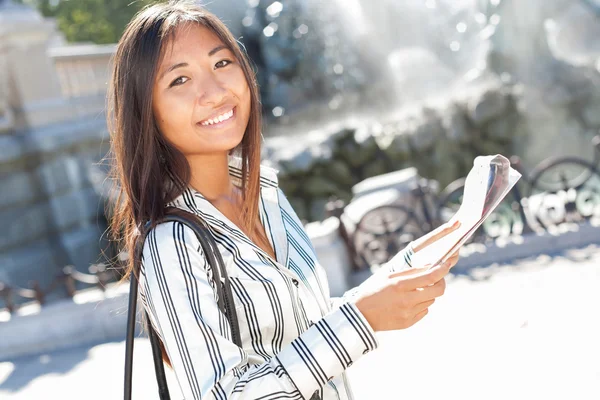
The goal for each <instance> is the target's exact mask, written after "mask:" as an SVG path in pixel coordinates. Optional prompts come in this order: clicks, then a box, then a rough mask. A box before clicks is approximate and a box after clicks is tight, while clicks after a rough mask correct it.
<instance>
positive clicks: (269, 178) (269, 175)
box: [229, 156, 279, 188]
mask: <svg viewBox="0 0 600 400" xmlns="http://www.w3.org/2000/svg"><path fill="white" fill-rule="evenodd" d="M278 172H279V171H277V170H276V169H274V168H271V167H267V166H266V165H263V164H261V165H260V187H261V188H277V187H278V186H279V180H278V178H277V173H278ZM229 175H230V176H231V177H232V178H233V179H234V183H236V184H238V185H239V184H240V183H241V179H242V158H241V157H237V156H229Z"/></svg>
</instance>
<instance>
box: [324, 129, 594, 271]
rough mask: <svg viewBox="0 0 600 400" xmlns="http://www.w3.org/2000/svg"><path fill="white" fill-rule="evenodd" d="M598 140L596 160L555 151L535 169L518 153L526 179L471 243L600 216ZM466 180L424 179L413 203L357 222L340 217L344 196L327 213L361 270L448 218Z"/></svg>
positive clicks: (375, 211)
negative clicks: (439, 185)
mask: <svg viewBox="0 0 600 400" xmlns="http://www.w3.org/2000/svg"><path fill="white" fill-rule="evenodd" d="M592 144H593V147H594V150H595V154H594V159H593V161H587V160H585V159H582V158H579V157H551V158H549V159H546V160H544V161H542V162H541V163H540V164H539V165H537V166H536V167H535V168H534V169H533V170H532V171H531V172H528V171H525V170H524V168H523V166H522V164H521V162H520V160H519V159H518V158H517V157H512V158H511V164H512V166H513V167H514V168H515V169H517V170H518V171H519V172H521V174H522V179H521V181H520V182H519V183H518V184H517V185H516V186H515V187H514V188H513V189H512V191H511V193H509V195H508V196H507V197H506V198H505V199H504V200H503V202H502V203H501V204H500V205H499V206H498V207H497V208H496V210H495V211H494V212H493V213H492V214H491V215H490V216H489V217H488V219H487V220H486V221H485V222H484V223H483V225H482V226H481V227H480V228H479V229H478V230H477V231H476V233H475V234H474V235H473V237H472V238H471V239H470V240H469V242H467V243H473V242H479V243H488V242H490V241H493V240H496V239H499V238H503V237H504V238H506V237H510V236H515V235H523V234H527V233H531V232H541V231H544V230H546V231H552V230H559V229H560V226H561V225H563V224H569V223H581V222H584V221H588V220H590V219H592V218H594V217H597V218H600V169H599V168H600V136H596V137H594V138H593V140H592ZM464 184H465V179H464V178H461V179H458V180H456V181H454V182H452V183H451V184H450V185H448V186H447V187H446V188H445V189H444V190H442V191H441V192H439V193H436V192H435V191H434V190H432V187H435V185H431V182H430V181H428V180H427V179H423V178H422V179H419V180H417V182H416V183H415V184H414V186H413V187H412V189H411V197H412V199H413V201H411V202H410V203H412V204H413V206H407V204H406V203H405V199H400V198H399V199H398V201H396V202H392V203H391V204H386V205H382V206H378V207H375V208H373V209H371V210H369V211H367V212H365V213H364V215H362V217H361V218H360V220H359V221H358V222H357V223H356V224H355V226H351V227H349V226H347V224H346V223H344V222H343V219H342V218H340V217H341V216H342V215H343V214H344V209H345V204H344V203H343V202H342V201H341V200H339V199H334V200H332V201H330V202H329V203H328V204H327V206H326V215H327V216H335V217H338V218H340V220H341V223H340V228H339V229H340V232H339V233H340V236H341V238H342V239H343V240H344V242H345V244H346V249H347V251H348V253H349V255H350V258H351V260H352V263H353V268H354V269H355V270H361V269H365V268H368V267H369V266H370V265H373V264H382V263H384V262H386V261H388V260H389V259H391V257H393V256H394V255H395V254H396V253H397V252H398V251H400V250H401V249H403V248H404V247H405V246H406V245H407V244H408V243H410V242H411V241H412V240H415V239H417V238H418V237H420V236H422V235H424V234H425V233H427V232H429V231H430V230H432V229H434V228H436V227H438V226H440V225H442V224H443V223H445V222H446V221H448V220H449V219H450V217H451V216H452V215H454V214H455V213H456V211H458V208H459V206H460V204H461V202H462V194H463V190H464ZM432 199H433V205H432V201H431V200H432Z"/></svg>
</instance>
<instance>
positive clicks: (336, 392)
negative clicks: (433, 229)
mask: <svg viewBox="0 0 600 400" xmlns="http://www.w3.org/2000/svg"><path fill="white" fill-rule="evenodd" d="M239 165H240V159H238V158H233V157H232V158H231V162H230V175H231V176H232V178H234V180H235V181H234V183H237V184H239V178H240V177H241V170H240V169H239ZM169 205H172V206H176V207H179V208H181V209H184V210H186V211H190V212H192V213H195V214H197V215H198V216H200V217H201V218H203V219H204V221H206V222H207V223H208V226H209V230H210V233H211V234H212V236H213V237H214V239H215V241H216V243H217V245H218V248H219V250H220V252H221V255H222V257H223V261H224V263H225V266H226V268H227V272H228V273H229V276H230V279H231V289H232V293H233V297H234V301H235V306H236V312H237V317H238V321H239V326H240V332H241V338H242V344H243V346H242V348H239V347H238V346H236V345H235V344H234V343H233V342H232V340H231V330H230V326H229V324H228V322H227V319H226V318H225V316H224V315H223V313H221V311H220V310H219V308H218V306H217V302H216V299H215V291H214V290H213V287H212V286H211V285H212V276H209V275H208V274H210V273H211V272H210V270H209V269H208V268H207V267H208V263H207V260H206V258H205V256H204V254H203V251H202V248H201V246H200V243H199V241H198V239H197V238H196V236H195V234H194V233H193V231H192V230H191V229H190V228H188V227H187V226H185V225H182V224H180V223H174V222H169V223H164V224H161V225H159V226H158V227H156V228H155V229H153V230H152V231H151V232H150V233H149V235H148V237H147V239H146V242H145V243H144V250H143V262H142V269H141V273H140V297H141V301H142V304H143V306H144V308H145V309H146V310H147V311H148V314H149V315H150V320H151V323H152V324H153V326H154V328H155V329H156V331H157V333H158V335H159V336H160V338H161V340H162V341H163V343H164V344H165V348H166V351H167V354H168V355H169V358H170V360H171V363H172V366H173V369H174V372H175V375H176V377H177V380H178V382H179V385H180V388H181V393H182V394H183V395H184V397H185V399H188V400H191V399H195V400H198V399H264V400H267V399H309V398H311V396H313V395H314V394H315V392H317V393H319V394H320V396H321V398H323V399H327V400H329V399H352V394H351V390H350V387H349V385H348V382H347V380H346V375H345V373H344V370H345V369H346V368H348V367H349V366H350V365H352V363H353V362H354V361H356V360H357V359H358V358H360V357H361V356H362V355H363V354H366V353H368V352H370V351H372V350H374V349H375V348H376V347H377V345H378V341H377V338H376V337H375V334H374V332H373V330H372V328H371V327H370V326H369V324H368V322H367V320H366V319H365V318H364V316H363V315H362V314H361V313H360V312H359V310H358V309H357V308H356V306H355V305H354V303H353V301H352V297H353V295H355V294H356V293H357V290H353V291H350V292H348V293H346V294H345V295H344V297H342V298H336V299H332V298H330V296H329V288H328V283H327V278H326V274H325V270H324V269H323V267H322V266H321V265H319V263H318V261H317V258H316V255H315V251H314V248H313V246H312V244H311V242H310V239H309V238H308V236H307V234H306V232H305V231H304V228H303V226H302V224H301V222H300V220H299V219H298V217H297V216H296V214H295V212H294V211H293V209H292V207H291V206H290V204H289V202H288V200H287V199H286V197H285V195H284V194H283V192H282V191H281V190H280V189H279V188H278V184H277V175H276V171H275V170H273V169H271V168H268V167H265V166H262V167H261V178H260V207H259V209H260V218H261V221H262V223H263V225H264V228H265V231H266V233H267V237H268V238H269V240H270V242H271V245H272V246H273V249H274V250H275V255H276V260H274V259H272V257H271V256H269V255H268V254H267V253H266V252H264V251H263V250H262V249H261V248H260V247H258V246H256V245H255V244H254V243H253V242H251V240H250V239H249V238H248V237H247V235H246V234H244V233H243V232H242V231H241V230H240V229H239V228H238V227H237V226H235V225H234V224H233V223H232V222H231V221H229V220H228V219H227V218H226V217H225V216H224V215H223V214H222V213H221V212H220V211H219V210H218V209H217V208H216V207H214V206H213V205H212V204H211V203H210V202H209V201H208V200H207V199H206V198H204V196H203V195H202V194H200V193H199V192H197V191H196V190H194V189H192V188H188V189H187V190H186V191H185V192H184V193H183V194H182V195H181V196H179V197H178V198H177V199H175V200H174V201H173V202H172V203H170V204H169ZM410 253H412V252H410V251H403V252H401V253H399V254H398V256H396V257H394V259H393V261H396V260H398V261H396V262H395V264H396V265H397V266H401V265H400V264H404V260H405V259H406V258H407V257H410V255H411V254H410ZM390 265H392V263H390ZM384 270H386V269H385V268H382V271H384ZM359 290H360V287H359Z"/></svg>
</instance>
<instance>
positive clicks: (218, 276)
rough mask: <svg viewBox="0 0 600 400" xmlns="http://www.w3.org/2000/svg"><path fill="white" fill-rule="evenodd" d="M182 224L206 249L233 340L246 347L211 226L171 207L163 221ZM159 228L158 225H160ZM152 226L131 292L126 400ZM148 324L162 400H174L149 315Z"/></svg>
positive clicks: (140, 244) (139, 253) (139, 254)
mask: <svg viewBox="0 0 600 400" xmlns="http://www.w3.org/2000/svg"><path fill="white" fill-rule="evenodd" d="M171 221H173V222H180V223H182V224H185V225H187V226H188V227H189V228H191V229H192V230H193V231H194V233H195V234H196V237H197V238H198V241H199V242H200V245H201V246H202V249H203V250H204V255H205V256H206V259H207V260H208V264H209V267H210V269H211V270H212V273H213V274H212V275H213V282H214V287H215V288H216V294H217V305H218V306H219V309H220V310H221V312H223V313H224V314H225V316H226V317H227V319H228V320H229V324H230V326H231V336H232V341H233V342H234V343H235V344H236V345H237V346H238V347H242V339H241V336H240V328H239V325H238V320H237V315H236V312H235V304H234V301H233V294H232V292H231V284H230V281H229V275H228V274H227V270H226V269H225V264H224V263H223V258H222V257H221V253H220V252H219V250H218V248H217V244H216V243H215V240H214V239H213V238H212V236H211V235H210V233H209V232H208V227H207V226H206V224H205V222H204V221H202V219H200V218H199V217H198V216H197V215H195V214H192V213H190V212H187V211H184V210H182V209H179V208H175V207H168V208H167V209H166V210H165V217H164V218H163V219H162V220H161V221H160V222H159V224H160V223H164V222H171ZM157 225H158V224H157ZM151 227H152V224H151V223H150V222H148V223H147V224H146V226H145V227H144V231H143V232H142V234H141V235H140V236H139V238H138V240H137V242H136V250H135V255H134V257H135V258H134V273H132V275H131V278H130V279H131V283H130V289H129V307H128V313H127V337H126V341H125V382H124V383H125V385H124V390H125V396H124V399H125V400H131V392H132V370H133V342H134V334H135V322H136V319H135V314H136V307H137V297H138V279H137V277H138V274H139V271H140V265H141V260H142V249H143V246H144V241H145V239H146V236H147V235H148V232H149V231H150V228H151ZM145 316H146V321H147V324H148V336H149V338H150V344H151V346H152V356H153V358H154V370H155V372H156V381H157V383H158V392H159V396H160V399H161V400H170V398H171V397H170V395H169V388H168V385H167V379H166V376H165V369H164V364H163V361H162V354H161V350H160V339H159V338H158V335H157V334H156V332H154V329H153V328H152V325H151V324H150V318H149V316H148V314H147V313H146V315H145Z"/></svg>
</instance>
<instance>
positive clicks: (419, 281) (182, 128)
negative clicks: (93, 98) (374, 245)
mask: <svg viewBox="0 0 600 400" xmlns="http://www.w3.org/2000/svg"><path fill="white" fill-rule="evenodd" d="M113 68H114V71H113V76H112V82H111V89H110V106H109V111H110V116H109V124H110V129H111V135H112V137H111V146H112V153H113V157H114V162H115V166H114V168H115V169H114V172H115V173H116V179H117V183H118V186H119V188H120V191H121V192H120V198H119V200H118V201H117V203H116V204H117V209H116V210H115V213H114V220H113V222H112V227H113V230H114V231H115V232H116V233H119V234H120V235H121V236H120V237H121V239H122V240H123V241H124V243H125V247H126V248H127V249H128V250H129V253H130V254H133V246H134V241H135V239H136V236H137V235H138V234H139V228H140V227H141V226H143V224H144V223H145V222H146V221H148V220H153V221H155V220H159V219H160V218H161V217H162V216H163V214H164V208H165V206H175V207H179V208H181V209H183V210H186V211H189V212H192V213H195V214H196V215H198V216H199V217H200V218H202V219H203V220H204V221H206V222H207V224H208V226H209V229H210V234H211V235H212V236H213V237H214V239H215V240H216V242H217V244H218V249H219V251H220V253H221V255H222V257H223V260H224V262H225V265H226V268H227V270H228V273H229V276H230V278H231V289H232V292H233V295H234V298H235V299H234V300H235V307H236V311H237V316H238V320H239V326H240V331H241V336H242V342H243V346H242V347H238V346H236V345H235V344H234V343H233V342H232V340H231V330H230V326H229V324H228V323H227V319H226V318H225V316H224V315H223V314H222V313H221V312H220V311H219V308H218V306H217V302H216V299H215V292H214V290H213V287H212V286H211V283H210V282H212V280H211V275H209V274H211V271H210V269H209V268H207V260H206V258H205V255H204V253H203V252H202V249H201V247H200V245H199V242H198V239H197V238H196V237H195V235H194V233H193V232H192V231H191V230H190V229H189V228H188V227H186V226H184V225H182V224H179V223H164V224H159V225H158V226H155V227H154V228H153V229H152V230H151V232H150V234H149V235H148V237H147V239H146V241H145V243H144V247H143V264H142V270H141V271H140V276H139V285H140V293H141V299H142V304H143V306H144V307H145V309H146V310H147V311H148V313H149V315H150V320H151V323H152V326H153V328H154V329H155V330H156V332H157V333H158V335H159V337H160V339H161V341H162V343H163V345H164V350H165V351H164V353H163V359H164V360H165V362H167V363H168V364H169V365H170V366H171V367H172V368H173V370H174V372H175V375H176V377H177V380H178V382H179V385H180V387H181V391H182V393H183V395H184V396H185V398H186V399H213V398H216V399H276V398H285V399H309V398H322V399H351V398H352V394H351V390H350V387H349V384H348V382H347V380H346V377H345V374H344V371H345V370H346V369H347V368H348V367H349V366H351V365H352V363H353V362H355V361H356V360H357V359H359V358H360V357H362V356H363V355H364V354H367V353H368V352H370V351H373V350H374V349H375V348H376V347H377V337H376V336H375V332H377V331H382V330H391V329H403V328H408V327H410V326H411V325H413V324H415V323H416V322H418V321H419V320H420V319H422V318H423V317H424V316H425V314H427V310H428V307H429V306H430V305H431V304H432V303H433V302H434V299H435V298H436V297H438V296H440V295H442V294H443V292H444V288H445V283H444V276H445V275H446V274H447V272H448V270H449V268H450V267H452V266H453V265H454V264H455V263H456V261H457V257H456V256H455V257H453V258H452V259H451V260H450V261H449V262H448V263H447V264H445V265H441V266H438V267H435V268H432V269H430V270H426V269H410V268H408V269H407V270H406V271H401V270H403V269H406V267H407V266H408V265H409V264H410V257H411V255H412V254H413V252H417V251H423V248H425V247H427V245H429V244H431V243H432V242H434V241H435V240H437V239H439V238H440V237H442V236H444V235H445V234H447V233H448V232H450V231H451V230H453V229H455V227H447V226H445V227H442V228H441V229H439V230H437V231H435V232H433V233H431V234H429V235H427V236H425V237H423V238H421V239H419V240H417V241H415V242H413V244H412V245H411V246H409V247H408V248H407V249H406V250H404V251H402V252H401V253H399V254H398V255H397V256H396V257H394V259H393V260H392V261H391V262H389V263H388V264H387V265H386V266H385V268H382V269H381V272H379V273H378V274H376V275H374V276H373V277H372V278H370V279H369V280H368V281H367V282H365V283H364V284H363V285H361V286H359V287H358V288H356V289H354V290H352V291H351V292H350V293H347V294H346V295H345V296H344V297H342V298H339V299H332V298H330V296H329V289H328V284H327V279H326V275H325V272H324V269H323V267H322V266H321V265H319V262H318V261H317V259H316V256H315V251H314V249H313V247H312V245H311V242H310V240H309V238H308V236H307V235H306V232H305V231H304V229H303V227H302V224H301V222H300V220H299V219H298V217H297V216H296V214H295V213H294V210H293V209H292V207H291V206H290V203H289V202H288V200H287V199H286V197H285V195H284V193H283V192H282V191H281V190H280V189H279V188H278V186H277V174H276V171H274V170H272V169H270V168H266V167H264V166H261V165H260V146H261V110H260V100H259V98H258V90H257V86H256V81H255V77H254V74H253V72H252V69H251V67H250V65H249V62H248V60H247V58H246V55H245V54H244V53H243V52H242V51H241V50H240V47H239V46H238V43H237V42H236V40H235V39H234V38H233V37H232V35H231V33H230V32H229V31H228V30H227V28H226V27H225V26H224V25H223V24H222V23H221V22H220V21H219V20H218V19H217V18H216V17H215V16H213V15H211V14H210V13H208V12H206V11H205V10H203V9H202V8H200V7H198V6H196V5H193V4H187V3H182V2H174V3H162V4H156V5H153V6H151V7H149V8H147V9H145V10H143V11H142V12H140V13H139V14H138V15H137V16H136V17H135V18H134V19H133V20H132V21H131V23H130V24H129V25H128V27H127V29H126V31H125V33H124V34H123V37H122V38H121V41H120V42H119V44H118V48H117V51H116V55H115V59H114V64H113ZM130 271H131V266H130V269H129V271H128V273H129V272H130ZM394 271H396V272H394ZM398 271H400V272H398ZM371 384H376V382H372V383H371Z"/></svg>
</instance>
